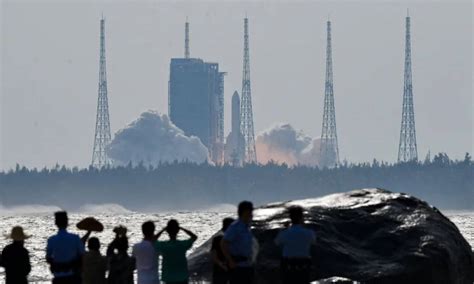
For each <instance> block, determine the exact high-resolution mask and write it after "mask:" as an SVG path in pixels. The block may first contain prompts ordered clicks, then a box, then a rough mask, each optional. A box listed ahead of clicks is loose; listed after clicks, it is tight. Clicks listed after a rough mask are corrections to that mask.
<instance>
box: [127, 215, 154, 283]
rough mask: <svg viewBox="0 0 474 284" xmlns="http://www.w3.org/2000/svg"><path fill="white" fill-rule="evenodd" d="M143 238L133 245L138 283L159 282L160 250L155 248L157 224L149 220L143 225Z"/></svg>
mask: <svg viewBox="0 0 474 284" xmlns="http://www.w3.org/2000/svg"><path fill="white" fill-rule="evenodd" d="M142 232H143V240H142V241H141V242H139V243H138V244H135V245H134V246H133V250H132V255H133V256H134V257H135V259H136V267H137V283H138V284H159V283H160V276H159V274H158V256H159V254H158V251H157V250H156V248H155V242H156V236H155V224H154V223H153V222H152V221H147V222H145V223H143V225H142Z"/></svg>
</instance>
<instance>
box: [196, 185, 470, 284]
mask: <svg viewBox="0 0 474 284" xmlns="http://www.w3.org/2000/svg"><path fill="white" fill-rule="evenodd" d="M292 205H300V206H302V207H304V208H305V211H306V212H305V215H306V219H307V226H308V227H309V228H311V229H313V230H315V231H316V234H317V238H318V242H317V245H316V246H315V247H314V248H313V251H312V255H313V262H314V267H315V268H314V271H313V279H315V280H316V279H322V278H330V277H333V276H340V277H345V278H349V279H353V280H355V281H360V282H363V283H443V284H444V283H452V284H461V283H462V284H464V283H466V284H472V283H473V281H474V271H473V270H472V267H473V259H472V254H471V247H470V245H469V244H468V243H467V241H466V240H465V239H464V237H463V236H462V235H461V233H460V232H459V230H458V228H457V227H456V226H455V225H454V224H453V223H452V222H451V221H450V220H449V219H448V218H446V217H445V216H444V215H443V214H441V213H440V212H439V211H438V210H437V209H436V208H434V207H431V206H430V205H428V204H427V203H426V202H423V201H421V200H419V199H417V198H415V197H412V196H409V195H406V194H403V193H392V192H389V191H386V190H381V189H364V190H355V191H351V192H347V193H341V194H333V195H328V196H325V197H321V198H316V199H305V200H297V201H290V202H282V203H272V204H268V205H265V206H262V207H260V208H258V209H256V210H255V218H254V222H253V224H252V231H253V233H254V235H255V237H256V238H257V239H258V242H259V245H260V251H259V256H258V259H257V264H256V271H257V278H258V283H272V284H274V283H279V282H280V281H279V272H278V268H279V258H280V253H281V250H280V248H278V247H277V246H275V244H274V242H273V240H274V239H275V237H276V235H277V233H278V232H279V231H280V230H282V229H283V228H285V226H286V225H287V224H288V222H289V220H288V218H287V215H286V213H285V208H287V207H289V206H292ZM209 248H210V242H209V241H208V242H206V243H205V244H203V245H202V246H201V247H199V248H198V249H197V250H196V251H195V252H193V253H192V254H191V256H190V260H189V266H190V272H191V274H192V275H194V276H195V277H196V279H197V280H209V277H210V274H211V266H210V258H209V253H208V252H209Z"/></svg>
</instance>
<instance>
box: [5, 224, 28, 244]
mask: <svg viewBox="0 0 474 284" xmlns="http://www.w3.org/2000/svg"><path fill="white" fill-rule="evenodd" d="M7 237H9V238H10V239H12V240H13V242H14V243H18V244H22V245H23V244H24V242H25V240H26V239H28V238H30V236H29V235H27V234H25V232H24V231H23V227H21V226H15V227H13V228H12V231H11V233H10V235H7Z"/></svg>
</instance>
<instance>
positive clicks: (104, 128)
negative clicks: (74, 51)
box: [92, 17, 111, 168]
mask: <svg viewBox="0 0 474 284" xmlns="http://www.w3.org/2000/svg"><path fill="white" fill-rule="evenodd" d="M110 140H111V136H110V120H109V102H108V99H107V72H106V65H105V19H104V18H103V17H102V19H101V20H100V67H99V94H98V98H97V116H96V123H95V137H94V149H93V151H92V166H93V167H97V168H101V167H104V166H109V165H111V161H110V159H109V158H108V157H107V153H106V152H105V147H106V146H107V145H108V144H109V143H110Z"/></svg>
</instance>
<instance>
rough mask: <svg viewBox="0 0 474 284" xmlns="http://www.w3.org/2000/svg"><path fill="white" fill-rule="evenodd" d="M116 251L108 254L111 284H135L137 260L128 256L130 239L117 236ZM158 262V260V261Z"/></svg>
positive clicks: (109, 281)
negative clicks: (134, 273) (134, 276)
mask: <svg viewBox="0 0 474 284" xmlns="http://www.w3.org/2000/svg"><path fill="white" fill-rule="evenodd" d="M114 242H115V244H114V248H115V251H113V252H111V253H109V254H108V259H109V278H108V283H109V284H133V271H134V270H135V258H133V257H131V256H129V255H128V253H127V250H128V238H127V236H125V235H122V236H117V237H116V238H115V240H114ZM157 261H158V260H157Z"/></svg>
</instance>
